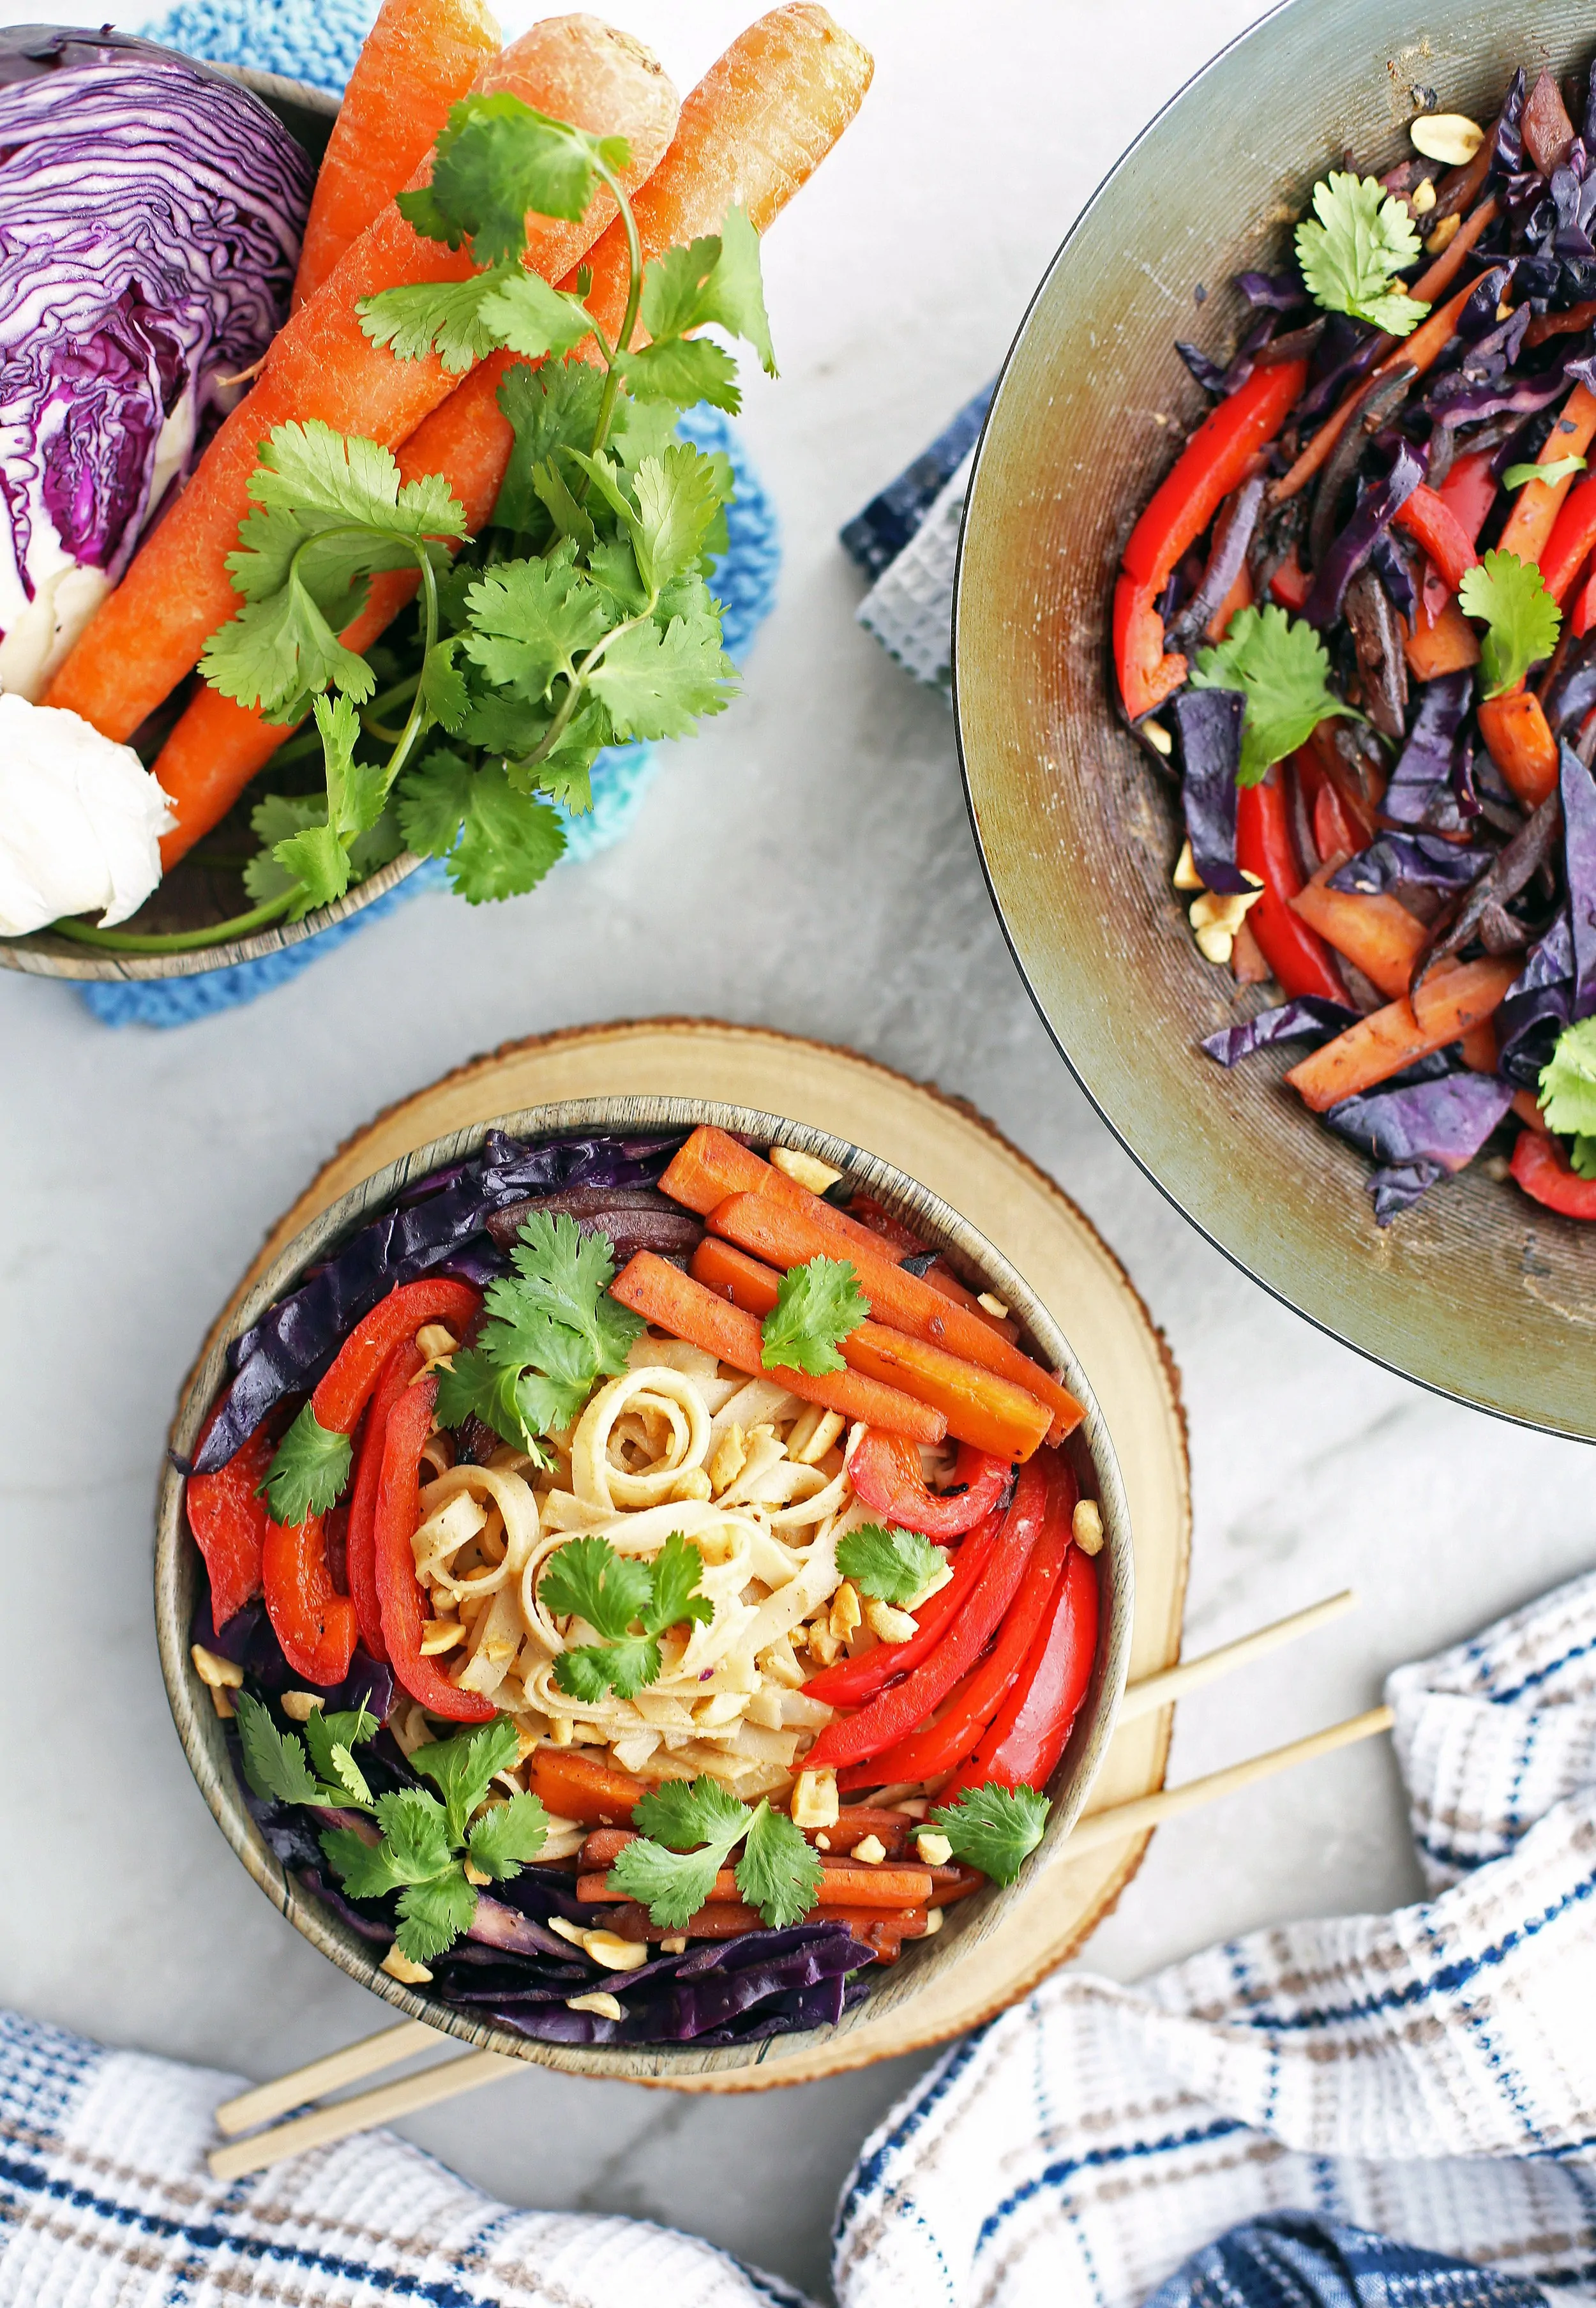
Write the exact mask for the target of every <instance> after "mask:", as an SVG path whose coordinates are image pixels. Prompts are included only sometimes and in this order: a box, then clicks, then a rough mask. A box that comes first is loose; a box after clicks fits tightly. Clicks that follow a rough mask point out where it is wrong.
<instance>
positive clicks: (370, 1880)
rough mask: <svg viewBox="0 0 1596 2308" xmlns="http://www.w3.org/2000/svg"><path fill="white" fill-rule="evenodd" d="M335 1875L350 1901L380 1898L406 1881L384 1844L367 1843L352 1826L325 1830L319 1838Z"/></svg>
mask: <svg viewBox="0 0 1596 2308" xmlns="http://www.w3.org/2000/svg"><path fill="white" fill-rule="evenodd" d="M318 1840H319V1841H320V1843H321V1847H322V1849H323V1850H324V1852H325V1853H326V1855H327V1859H328V1862H329V1864H330V1865H331V1866H332V1873H334V1874H335V1875H336V1876H337V1878H338V1880H339V1882H341V1884H342V1885H343V1888H344V1890H346V1891H347V1892H348V1893H349V1897H350V1899H382V1898H383V1896H384V1893H386V1892H389V1891H396V1890H398V1889H399V1887H400V1885H401V1883H402V1882H404V1880H405V1879H404V1877H403V1876H402V1875H396V1874H395V1873H394V1872H393V1862H392V1858H391V1856H390V1854H389V1850H388V1847H387V1845H386V1844H385V1843H367V1840H366V1839H365V1837H364V1836H362V1835H357V1834H356V1832H355V1830H354V1829H353V1828H352V1827H328V1828H324V1829H323V1830H322V1833H321V1835H320V1837H319V1839H318Z"/></svg>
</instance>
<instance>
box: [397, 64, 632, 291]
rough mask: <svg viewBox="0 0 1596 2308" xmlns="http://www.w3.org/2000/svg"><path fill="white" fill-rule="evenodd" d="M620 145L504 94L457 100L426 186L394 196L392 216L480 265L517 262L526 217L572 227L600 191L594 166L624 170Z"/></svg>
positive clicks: (623, 146) (616, 139)
mask: <svg viewBox="0 0 1596 2308" xmlns="http://www.w3.org/2000/svg"><path fill="white" fill-rule="evenodd" d="M627 157H628V153H627V147H626V143H625V139H624V138H623V137H618V136H606V137H598V136H590V135H588V134H587V133H585V132H584V131H583V130H582V129H580V128H573V127H571V126H570V125H568V124H567V123H565V121H561V120H551V119H550V118H549V116H548V114H547V113H542V112H535V111H534V110H533V109H532V108H531V105H530V104H523V103H522V100H521V99H520V98H519V97H515V96H512V95H510V94H509V93H508V92H507V91H504V90H500V91H499V92H497V93H496V94H494V95H491V96H488V95H472V96H467V97H462V99H461V100H460V102H459V103H458V104H456V105H454V106H453V108H452V109H451V111H450V114H449V117H448V120H447V122H446V123H445V124H444V128H443V129H442V131H441V132H440V133H439V136H438V139H437V142H436V147H435V157H434V160H433V170H432V181H431V183H430V184H428V185H425V186H422V187H421V188H419V189H418V190H417V191H415V192H403V193H401V194H399V196H398V201H399V209H400V213H401V215H402V216H403V217H404V218H405V219H406V220H407V221H408V222H409V223H410V225H411V226H412V227H413V228H415V230H416V231H417V232H418V233H420V234H422V235H423V236H424V237H426V238H427V239H428V240H442V241H445V242H447V244H448V245H449V246H450V247H451V248H460V247H462V245H464V243H465V242H466V241H467V240H470V244H471V254H472V255H473V256H474V257H475V259H476V261H477V263H479V264H501V263H513V262H515V261H517V260H519V258H520V256H521V254H522V250H523V249H524V248H525V246H526V218H527V212H528V211H529V210H531V211H533V212H535V213H536V214H537V215H539V216H548V217H563V218H565V220H567V221H569V222H571V223H574V222H575V221H576V220H578V219H579V218H581V217H582V215H583V213H584V212H585V211H586V209H587V206H588V203H589V202H590V201H591V199H592V197H593V194H594V193H595V192H596V191H597V190H598V188H599V182H600V170H599V165H598V164H599V162H600V160H602V161H603V163H604V165H605V166H606V167H607V168H610V169H612V170H613V169H618V168H624V167H625V164H626V159H627Z"/></svg>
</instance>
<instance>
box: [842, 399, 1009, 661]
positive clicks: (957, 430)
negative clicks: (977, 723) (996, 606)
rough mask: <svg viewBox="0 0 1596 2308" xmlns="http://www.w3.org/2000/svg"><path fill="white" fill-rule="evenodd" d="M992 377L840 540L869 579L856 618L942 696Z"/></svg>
mask: <svg viewBox="0 0 1596 2308" xmlns="http://www.w3.org/2000/svg"><path fill="white" fill-rule="evenodd" d="M996 390H997V383H996V378H994V379H993V381H992V383H990V384H984V385H983V386H982V387H981V389H980V391H979V392H978V393H976V394H975V395H974V397H973V398H972V399H971V400H967V401H966V402H965V404H964V406H963V408H962V409H961V410H960V411H959V413H958V415H957V416H956V417H955V418H953V423H952V424H951V425H949V426H947V428H946V429H945V431H944V432H941V433H939V434H938V435H937V436H936V440H935V441H933V442H932V444H931V445H930V447H929V448H928V449H926V450H923V451H922V452H921V453H920V454H919V456H918V457H917V458H916V459H915V461H914V462H913V464H912V465H908V466H906V467H905V468H904V469H903V471H902V472H901V473H900V474H899V475H898V478H897V479H896V480H895V481H889V482H888V484H887V486H886V487H885V488H884V489H883V490H882V492H881V494H880V495H879V496H874V497H872V498H871V500H870V502H869V504H867V506H866V507H865V510H864V511H863V512H861V513H858V514H857V515H856V516H855V518H854V519H853V520H852V521H850V522H849V523H848V526H847V527H846V529H844V530H843V531H842V544H843V546H844V547H845V548H846V550H847V552H848V553H849V555H850V557H851V558H852V559H853V560H855V561H856V562H857V563H858V565H859V567H860V568H861V569H862V570H863V571H864V572H865V573H866V575H867V576H868V577H870V578H872V579H874V583H873V584H872V585H871V588H870V590H869V591H868V592H867V594H866V596H865V598H864V599H863V600H862V601H861V602H860V604H859V606H858V612H857V615H858V621H859V623H860V624H861V625H863V626H864V628H865V630H866V632H867V633H874V634H875V636H876V640H877V641H878V642H880V643H881V645H882V647H883V649H884V650H886V651H887V653H888V655H889V656H891V657H895V658H896V659H897V660H898V663H899V664H900V665H901V666H902V667H903V669H904V671H905V672H906V673H911V674H913V676H914V677H915V679H916V680H917V681H923V682H925V683H927V685H928V686H929V687H931V688H933V689H940V690H941V691H942V692H943V693H945V694H947V693H950V692H951V689H952V686H953V576H954V572H955V569H956V567H957V564H958V558H959V529H960V525H961V523H962V521H963V518H964V495H965V492H966V490H967V489H968V488H969V487H970V476H971V472H972V471H973V469H974V467H975V444H976V443H977V441H978V440H979V437H980V430H981V426H983V425H984V424H985V423H986V420H987V411H988V409H989V408H990V407H991V405H992V395H993V394H994V392H996Z"/></svg>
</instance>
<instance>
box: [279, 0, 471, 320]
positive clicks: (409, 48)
mask: <svg viewBox="0 0 1596 2308" xmlns="http://www.w3.org/2000/svg"><path fill="white" fill-rule="evenodd" d="M498 52H499V28H498V26H497V25H496V23H495V22H494V20H493V18H492V16H491V15H490V14H489V13H488V12H487V9H486V8H485V7H484V6H483V5H482V0H383V5H382V7H381V8H380V9H379V11H378V12H377V20H376V22H375V24H374V25H373V26H372V28H371V30H370V31H369V32H367V35H366V41H365V45H364V46H363V47H362V48H361V50H360V53H359V55H358V56H357V57H356V59H355V69H354V71H353V72H352V73H350V74H349V85H348V87H347V88H346V89H345V90H344V92H343V102H342V104H341V106H340V107H339V112H338V117H337V119H336V120H335V121H334V122H333V124H332V135H331V136H330V137H329V138H328V140H327V150H326V152H325V153H324V156H323V159H322V165H321V168H320V169H319V170H318V172H317V175H316V180H315V196H314V197H313V199H312V201H311V203H310V215H309V218H308V220H306V227H305V239H304V242H303V244H302V245H301V246H300V250H299V270H298V275H297V276H296V278H295V281H294V296H293V302H292V305H291V306H290V308H289V309H290V310H291V311H293V312H296V313H297V312H298V309H299V307H300V306H301V305H303V304H305V303H306V301H307V300H308V299H309V298H310V297H314V296H315V292H316V290H317V289H318V288H320V287H321V285H322V283H323V281H324V280H325V279H326V278H327V275H328V274H329V273H330V272H331V271H332V268H333V266H334V265H335V264H336V263H338V260H339V258H340V257H341V255H342V254H343V253H344V251H345V249H346V248H348V247H349V246H350V245H351V244H352V243H353V242H355V241H357V240H358V239H359V237H360V235H361V234H362V233H363V232H364V231H365V230H366V228H367V225H368V224H371V223H372V222H373V221H374V220H375V218H376V216H377V214H378V213H379V211H381V210H383V209H384V208H386V206H387V204H388V202H390V201H391V200H392V199H393V195H394V194H395V193H397V192H398V191H399V190H400V189H401V186H402V185H408V184H409V182H410V178H411V177H412V176H413V175H414V173H415V171H416V170H417V169H418V168H419V167H420V165H421V162H422V161H423V159H425V158H426V156H427V152H428V151H430V150H431V147H432V142H433V139H434V137H435V136H436V134H437V133H438V131H439V129H440V128H441V127H442V126H443V125H444V121H445V120H446V119H447V118H448V116H449V108H450V106H451V105H452V104H453V103H455V102H456V101H457V100H458V99H460V98H461V97H462V96H464V95H465V94H466V93H467V91H468V90H470V88H471V86H472V85H473V83H474V82H475V81H476V78H477V75H478V73H480V72H482V71H483V70H484V69H485V67H486V66H487V65H488V64H489V63H490V62H491V61H492V59H493V58H494V57H495V56H497V55H498Z"/></svg>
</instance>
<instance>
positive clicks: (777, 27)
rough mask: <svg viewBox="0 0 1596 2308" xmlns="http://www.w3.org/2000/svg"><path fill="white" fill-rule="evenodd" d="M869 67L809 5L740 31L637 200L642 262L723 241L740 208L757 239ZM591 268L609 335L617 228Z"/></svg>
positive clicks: (687, 108)
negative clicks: (730, 216) (711, 239)
mask: <svg viewBox="0 0 1596 2308" xmlns="http://www.w3.org/2000/svg"><path fill="white" fill-rule="evenodd" d="M875 69H876V67H875V65H874V64H873V62H872V60H871V58H870V56H869V54H868V52H867V50H866V49H864V48H862V47H860V46H859V44H858V41H857V40H855V39H850V36H849V35H848V33H846V32H845V31H844V30H842V28H841V25H840V24H838V23H837V22H834V20H833V18H832V17H831V16H830V15H828V14H827V13H826V11H825V10H824V8H819V7H815V6H814V5H812V4H811V0H792V4H790V5H789V6H787V7H784V8H772V10H771V12H770V13H769V15H767V16H761V17H760V18H759V19H758V21H757V22H755V23H753V24H750V25H749V27H748V29H747V30H746V32H739V33H738V37H737V39H735V40H734V41H733V42H732V44H731V46H730V47H729V48H728V49H727V51H726V53H725V55H724V56H721V58H720V61H719V63H717V64H715V65H712V66H711V68H710V70H709V71H708V72H707V73H705V74H704V76H703V80H701V81H700V82H699V83H698V86H697V87H696V88H695V89H694V90H693V92H692V94H691V95H690V96H689V97H688V98H687V99H686V101H685V103H684V104H683V106H682V116H681V119H680V121H679V123H678V124H677V132H676V135H675V137H674V139H673V140H672V142H671V147H670V150H669V152H668V153H667V154H666V155H665V158H664V159H663V160H661V162H660V166H659V167H658V168H656V169H655V171H654V173H653V175H652V176H651V177H650V178H649V181H648V183H647V184H646V185H644V187H643V191H642V192H641V193H640V194H638V196H637V198H636V199H635V200H634V202H633V203H632V206H633V211H634V214H635V216H636V219H637V230H638V234H639V237H641V239H642V242H643V254H644V256H645V257H654V256H661V255H663V254H664V253H665V251H666V250H667V249H668V248H671V247H674V246H675V245H677V243H678V242H680V241H685V240H693V239H695V238H696V237H698V236H699V235H701V234H703V233H713V232H719V230H720V226H721V223H722V220H724V218H725V215H726V211H727V210H728V209H729V208H746V210H747V211H748V214H749V216H750V217H751V218H752V220H753V223H754V229H755V232H763V230H764V229H765V228H766V226H767V225H768V224H769V223H770V221H771V219H772V217H773V216H774V215H775V214H776V213H777V211H779V210H780V209H781V208H783V207H785V205H786V203H787V202H789V200H790V199H791V198H792V195H793V194H794V193H796V192H797V191H798V187H799V186H800V185H803V184H804V183H806V182H807V179H808V178H809V177H812V176H813V175H814V173H815V169H816V168H818V167H819V166H820V163H821V162H822V161H823V160H824V158H825V156H826V154H827V153H828V152H829V151H831V149H832V146H833V144H834V143H835V142H836V141H837V139H838V137H839V136H841V133H842V131H843V130H844V129H845V128H846V127H847V125H848V124H849V122H850V120H851V119H852V118H853V116H854V114H855V113H856V112H857V111H858V108H859V106H860V105H861V104H862V103H863V102H864V99H865V91H866V90H867V88H868V87H869V85H870V76H871V74H872V73H873V72H874V71H875ZM588 263H590V264H591V267H592V273H593V285H592V288H591V292H590V294H589V297H588V300H587V301H588V305H589V306H590V308H591V311H592V312H593V313H594V314H597V316H598V318H599V320H600V323H602V325H603V326H604V328H605V329H606V330H607V331H608V332H610V333H611V334H613V333H614V332H615V330H616V329H617V327H618V326H619V324H620V319H621V315H622V314H623V312H624V311H625V304H626V283H627V277H628V270H627V263H626V241H625V233H624V232H623V231H622V228H621V226H620V223H619V220H617V222H616V223H614V224H613V225H611V227H610V228H609V229H608V232H607V233H606V234H605V235H604V237H603V238H602V239H601V240H600V242H599V244H598V245H597V246H596V247H595V248H594V250H593V252H592V254H591V257H590V258H589V259H588ZM566 285H570V284H566ZM637 341H639V342H641V341H642V340H641V337H640V338H639V339H638V340H637Z"/></svg>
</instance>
